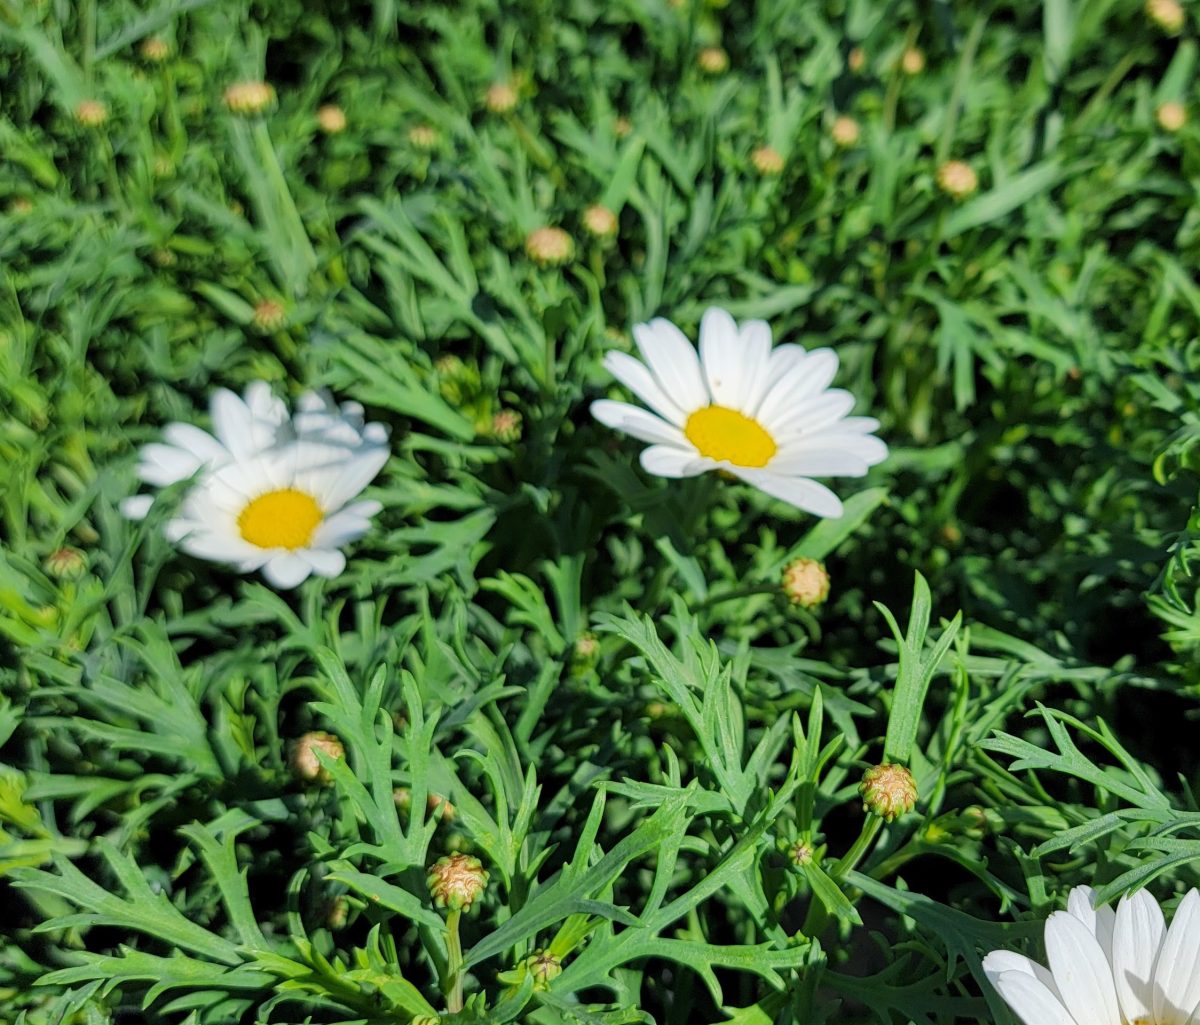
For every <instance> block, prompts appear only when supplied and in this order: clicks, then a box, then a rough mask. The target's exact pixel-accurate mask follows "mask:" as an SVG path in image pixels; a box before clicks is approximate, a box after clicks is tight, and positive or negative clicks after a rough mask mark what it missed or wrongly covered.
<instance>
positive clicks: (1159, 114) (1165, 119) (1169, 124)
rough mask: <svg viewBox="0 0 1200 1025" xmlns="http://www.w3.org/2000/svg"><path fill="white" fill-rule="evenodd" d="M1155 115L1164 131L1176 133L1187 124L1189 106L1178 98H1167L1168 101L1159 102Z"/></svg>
mask: <svg viewBox="0 0 1200 1025" xmlns="http://www.w3.org/2000/svg"><path fill="white" fill-rule="evenodd" d="M1154 117H1155V120H1156V121H1158V127H1159V128H1161V129H1162V130H1163V131H1164V132H1171V133H1175V132H1177V131H1179V129H1181V128H1182V127H1183V126H1184V125H1185V124H1187V107H1185V106H1184V105H1183V104H1182V103H1180V102H1179V101H1178V100H1167V102H1166V103H1162V104H1159V107H1158V110H1156V111H1155V112H1154Z"/></svg>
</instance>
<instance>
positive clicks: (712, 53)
mask: <svg viewBox="0 0 1200 1025" xmlns="http://www.w3.org/2000/svg"><path fill="white" fill-rule="evenodd" d="M696 63H697V64H699V65H700V70H701V71H703V72H704V73H705V74H706V75H723V74H724V73H725V72H726V71H728V70H729V54H727V53H726V52H725V51H724V50H722V49H721V47H719V46H706V47H705V48H704V49H703V50H701V51H700V53H699V54H698V55H697V56H696Z"/></svg>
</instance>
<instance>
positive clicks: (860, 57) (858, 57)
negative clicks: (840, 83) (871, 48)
mask: <svg viewBox="0 0 1200 1025" xmlns="http://www.w3.org/2000/svg"><path fill="white" fill-rule="evenodd" d="M866 66H867V51H866V50H864V49H863V48H862V47H861V46H856V47H854V48H853V49H851V51H850V52H849V53H848V54H846V67H848V68H849V69H850V74H852V75H857V74H858V73H859V72H861V71H862V69H863V68H865V67H866Z"/></svg>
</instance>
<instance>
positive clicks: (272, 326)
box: [251, 299, 287, 334]
mask: <svg viewBox="0 0 1200 1025" xmlns="http://www.w3.org/2000/svg"><path fill="white" fill-rule="evenodd" d="M251 319H252V320H253V322H254V326H255V327H256V328H258V330H259V331H262V332H263V333H264V334H270V333H271V332H273V331H278V330H279V329H280V328H281V327H283V326H284V325H285V324H286V323H287V310H286V309H284V306H283V303H281V302H279V301H278V300H276V299H260V300H259V301H258V302H256V303H255V304H254V315H253V317H252V318H251Z"/></svg>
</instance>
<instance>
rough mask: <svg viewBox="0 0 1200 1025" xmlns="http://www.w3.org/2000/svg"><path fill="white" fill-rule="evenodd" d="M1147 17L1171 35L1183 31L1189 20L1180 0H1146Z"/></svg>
mask: <svg viewBox="0 0 1200 1025" xmlns="http://www.w3.org/2000/svg"><path fill="white" fill-rule="evenodd" d="M1146 17H1147V18H1149V19H1150V20H1151V21H1152V22H1154V24H1155V25H1157V26H1158V27H1159V28H1160V29H1162V30H1163V31H1164V32H1166V33H1168V34H1169V35H1177V34H1178V33H1179V32H1180V31H1182V29H1183V25H1184V22H1185V21H1186V20H1187V15H1186V14H1184V12H1183V6H1182V5H1181V4H1180V3H1179V0H1146Z"/></svg>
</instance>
